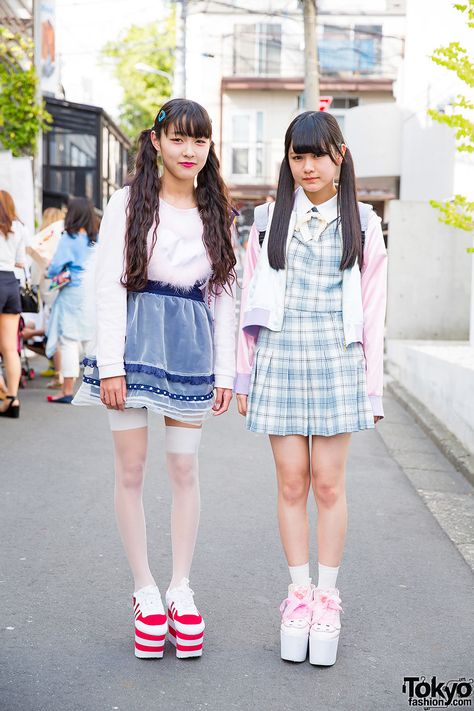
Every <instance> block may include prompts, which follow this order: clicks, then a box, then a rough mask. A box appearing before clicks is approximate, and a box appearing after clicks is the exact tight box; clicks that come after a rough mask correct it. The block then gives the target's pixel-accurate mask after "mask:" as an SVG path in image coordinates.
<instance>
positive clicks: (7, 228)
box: [0, 190, 26, 417]
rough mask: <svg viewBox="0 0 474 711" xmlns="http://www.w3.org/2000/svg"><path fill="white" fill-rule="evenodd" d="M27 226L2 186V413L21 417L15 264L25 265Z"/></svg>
mask: <svg viewBox="0 0 474 711" xmlns="http://www.w3.org/2000/svg"><path fill="white" fill-rule="evenodd" d="M25 246H26V230H25V227H24V225H23V224H22V223H21V222H20V221H19V219H18V217H17V215H16V210H15V203H14V202H13V198H12V196H11V195H10V194H9V193H7V192H6V191H5V190H0V353H1V354H2V359H3V366H4V369H5V374H6V379H7V386H8V394H7V397H6V399H5V400H4V401H3V403H0V416H1V417H19V415H20V401H19V400H18V386H19V384H20V376H21V361H20V356H19V353H18V324H19V321H20V312H21V300H20V285H19V282H18V280H17V279H16V276H15V272H14V271H13V270H14V268H15V267H24V265H25V258H26V257H25Z"/></svg>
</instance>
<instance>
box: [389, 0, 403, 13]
mask: <svg viewBox="0 0 474 711" xmlns="http://www.w3.org/2000/svg"><path fill="white" fill-rule="evenodd" d="M406 9H407V2H406V0H385V11H386V12H391V13H397V14H400V15H404V14H405V12H406Z"/></svg>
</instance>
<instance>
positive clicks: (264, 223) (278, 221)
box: [234, 111, 386, 665]
mask: <svg viewBox="0 0 474 711" xmlns="http://www.w3.org/2000/svg"><path fill="white" fill-rule="evenodd" d="M338 174H339V175H338ZM337 177H339V179H338V183H337V187H336V183H335V181H336V178H337ZM255 220H256V223H255V224H254V226H253V227H252V230H251V234H250V238H249V246H248V250H247V263H246V267H245V272H244V290H243V296H242V312H241V330H240V338H239V346H238V357H237V371H238V372H237V378H236V383H235V388H234V389H235V392H236V393H238V395H237V399H238V406H239V412H240V413H241V414H242V415H246V423H247V428H248V429H249V430H251V431H253V432H260V433H265V434H268V435H270V442H271V447H272V451H273V456H274V460H275V466H276V474H277V482H278V521H279V528H280V535H281V540H282V544H283V549H284V552H285V556H286V558H287V561H288V566H289V572H290V576H291V584H290V586H289V590H288V596H287V597H286V599H285V600H284V601H283V603H282V605H281V608H280V610H281V613H282V620H281V628H280V631H281V656H282V658H283V659H288V660H291V661H304V660H305V659H306V655H307V650H308V643H309V650H310V662H311V664H319V665H331V664H334V662H335V660H336V655H337V646H338V641H339V634H340V628H341V625H340V612H341V611H342V607H341V598H340V596H339V590H338V589H337V587H336V581H337V575H338V571H339V564H340V561H341V558H342V553H343V547H344V539H345V534H346V526H347V505H346V492H345V480H344V477H345V467H346V459H347V452H348V446H349V440H350V435H351V433H352V432H357V431H359V430H365V429H368V428H373V427H374V424H375V423H376V422H377V421H378V420H379V419H381V418H382V417H383V409H382V383H383V329H384V317H385V301H386V249H385V244H384V240H383V236H382V231H381V227H380V219H379V218H378V217H377V215H376V214H375V213H374V212H373V210H372V208H371V206H369V205H364V204H362V203H358V202H357V197H356V182H355V175H354V167H353V162H352V157H351V154H350V151H349V149H348V148H347V146H346V145H345V142H344V138H343V136H342V134H341V131H340V129H339V126H338V123H337V121H336V119H335V118H334V117H333V116H331V115H330V114H326V113H322V112H313V111H307V112H305V113H303V114H301V115H300V116H298V117H297V118H296V119H294V120H293V121H292V122H291V124H290V126H289V128H288V130H287V132H286V136H285V156H284V159H283V163H282V165H281V170H280V177H279V182H278V191H277V195H276V201H275V204H274V205H271V206H268V205H264V206H259V207H257V208H256V210H255ZM259 233H260V235H259ZM259 236H260V239H262V238H263V243H262V245H261V247H260V239H259ZM311 487H312V489H313V494H314V496H315V500H316V505H317V510H318V524H317V544H318V584H317V586H314V585H313V584H312V583H311V578H310V572H309V523H308V514H307V501H308V495H309V490H310V488H311Z"/></svg>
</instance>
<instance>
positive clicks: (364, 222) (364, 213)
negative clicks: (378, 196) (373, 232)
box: [357, 202, 374, 251]
mask: <svg viewBox="0 0 474 711" xmlns="http://www.w3.org/2000/svg"><path fill="white" fill-rule="evenodd" d="M357 204H358V207H359V217H360V227H361V235H360V236H361V238H362V251H363V250H364V245H365V233H366V232H367V227H368V225H369V217H370V213H371V212H372V210H373V209H374V208H373V207H372V205H368V204H367V203H365V202H359V203H357Z"/></svg>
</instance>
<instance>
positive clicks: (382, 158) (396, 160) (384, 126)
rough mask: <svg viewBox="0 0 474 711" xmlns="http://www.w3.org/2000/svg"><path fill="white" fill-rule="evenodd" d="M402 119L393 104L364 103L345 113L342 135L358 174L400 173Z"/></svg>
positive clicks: (359, 175)
mask: <svg viewBox="0 0 474 711" xmlns="http://www.w3.org/2000/svg"><path fill="white" fill-rule="evenodd" d="M402 120H403V117H402V114H401V111H400V109H399V108H398V107H397V106H396V104H394V103H384V104H382V103H381V104H365V105H363V106H357V107H356V108H354V109H350V110H349V111H348V112H347V113H346V117H345V125H344V138H345V139H346V141H347V145H348V146H349V148H350V150H351V153H352V155H353V157H354V162H355V165H356V172H357V175H358V177H360V178H366V177H367V178H370V177H378V176H389V175H400V167H401V166H400V154H401V145H400V140H401V128H402Z"/></svg>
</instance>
